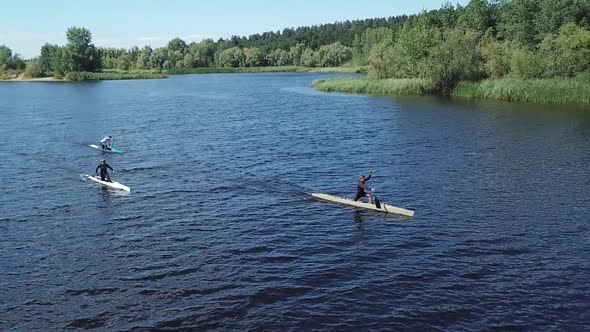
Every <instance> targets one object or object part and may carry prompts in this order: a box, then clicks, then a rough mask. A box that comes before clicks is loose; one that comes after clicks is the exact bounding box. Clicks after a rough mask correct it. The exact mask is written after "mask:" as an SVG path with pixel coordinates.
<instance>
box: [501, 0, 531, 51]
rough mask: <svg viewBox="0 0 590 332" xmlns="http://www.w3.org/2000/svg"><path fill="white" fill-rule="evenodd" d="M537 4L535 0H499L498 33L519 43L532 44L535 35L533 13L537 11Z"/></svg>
mask: <svg viewBox="0 0 590 332" xmlns="http://www.w3.org/2000/svg"><path fill="white" fill-rule="evenodd" d="M538 5H539V4H538V2H537V0H501V2H500V7H499V12H498V16H499V22H498V35H499V36H500V37H501V38H503V39H506V40H512V41H515V42H517V43H519V44H521V45H534V43H535V38H536V36H537V30H536V29H535V14H536V13H537V12H538V11H539V7H538Z"/></svg>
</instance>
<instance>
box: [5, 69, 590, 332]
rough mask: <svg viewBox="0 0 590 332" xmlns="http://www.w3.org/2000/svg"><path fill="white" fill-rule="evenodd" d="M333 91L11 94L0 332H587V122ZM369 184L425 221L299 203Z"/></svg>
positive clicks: (231, 83) (206, 84)
mask: <svg viewBox="0 0 590 332" xmlns="http://www.w3.org/2000/svg"><path fill="white" fill-rule="evenodd" d="M328 76H330V75H325V74H324V75H321V74H240V75H232V74H225V75H200V76H199V75H187V76H174V77H171V78H170V79H167V80H146V81H111V82H97V83H85V84H65V83H64V84H40V83H10V84H8V83H6V84H0V115H1V121H0V157H1V158H2V162H1V163H0V172H1V174H2V186H1V188H2V189H1V195H0V239H1V242H0V330H15V331H21V330H22V331H24V330H61V329H69V328H72V329H96V330H146V329H162V330H166V329H186V330H191V329H192V330H206V329H212V330H239V331H243V330H256V331H262V330H265V331H266V330H268V331H275V330H281V331H283V330H287V331H302V330H334V331H344V330H351V329H356V330H363V331H379V330H383V331H390V330H399V331H473V330H484V331H499V330H517V331H551V330H562V331H563V330H569V331H581V330H585V329H588V325H589V324H590V292H589V289H590V277H589V275H590V259H589V257H590V225H589V222H590V189H589V185H590V171H589V169H590V168H589V163H590V155H589V151H590V109H589V108H588V107H585V108H584V107H572V106H538V105H522V104H489V103H487V104H482V103H457V102H449V101H441V100H436V99H430V98H387V97H369V96H362V95H343V94H326V93H321V92H317V91H315V90H313V89H312V88H310V84H311V82H312V80H314V79H317V78H322V77H328ZM106 134H112V135H113V136H115V138H116V141H115V145H116V147H118V148H120V149H123V150H125V151H126V153H125V154H124V155H102V154H101V153H100V152H99V151H96V150H93V149H90V148H88V147H87V146H86V145H87V144H91V143H94V142H96V141H97V140H98V139H100V138H101V137H103V136H104V135H106ZM105 157H106V158H107V159H108V161H109V163H110V164H111V165H112V166H113V168H114V169H115V170H116V173H115V175H114V176H113V178H114V179H115V180H117V181H120V182H122V183H124V184H126V185H128V186H130V187H131V189H132V191H131V193H130V194H129V195H124V194H121V193H119V192H114V191H110V190H106V189H102V188H101V187H99V186H97V185H95V184H92V183H87V182H84V181H82V179H81V177H80V174H84V173H89V174H92V173H93V172H94V168H95V167H96V166H97V164H98V163H99V161H100V159H101V158H105ZM369 169H373V170H374V171H375V175H376V177H375V179H374V180H372V181H371V183H372V186H374V187H376V190H377V192H378V194H379V196H380V198H381V200H382V201H385V202H388V203H391V204H394V205H397V206H401V207H405V208H410V209H414V210H416V216H415V217H414V218H413V219H409V220H408V219H402V218H399V217H395V216H388V215H383V214H379V213H374V212H369V211H357V210H354V209H351V208H347V207H343V206H338V205H332V204H329V203H324V202H319V201H315V200H312V199H310V198H309V197H308V196H307V195H306V194H305V192H308V191H317V192H328V193H334V194H340V195H352V194H354V190H355V181H356V179H357V177H358V175H359V174H362V173H366V172H367V171H368V170H369Z"/></svg>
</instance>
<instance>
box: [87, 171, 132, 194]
mask: <svg viewBox="0 0 590 332" xmlns="http://www.w3.org/2000/svg"><path fill="white" fill-rule="evenodd" d="M84 177H85V178H87V179H88V180H90V181H94V182H96V183H98V184H101V185H103V186H105V187H109V188H113V189H119V190H124V191H127V192H130V191H131V189H130V188H129V187H127V186H125V185H122V184H120V183H119V182H115V181H112V182H108V181H102V180H101V179H100V176H96V175H94V176H92V175H88V174H84Z"/></svg>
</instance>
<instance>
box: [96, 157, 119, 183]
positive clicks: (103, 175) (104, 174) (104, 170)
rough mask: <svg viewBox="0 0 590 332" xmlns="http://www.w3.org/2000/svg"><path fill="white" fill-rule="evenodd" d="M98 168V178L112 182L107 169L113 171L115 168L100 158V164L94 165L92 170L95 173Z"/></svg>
mask: <svg viewBox="0 0 590 332" xmlns="http://www.w3.org/2000/svg"><path fill="white" fill-rule="evenodd" d="M99 168H100V180H101V181H105V179H106V181H108V182H112V181H111V177H110V176H109V172H108V171H107V169H110V170H111V172H114V171H115V170H114V169H113V168H112V167H111V166H109V164H107V161H106V160H104V159H103V160H101V161H100V165H98V166H96V170H95V171H94V172H95V173H96V174H98V169H99Z"/></svg>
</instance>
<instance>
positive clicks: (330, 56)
mask: <svg viewBox="0 0 590 332" xmlns="http://www.w3.org/2000/svg"><path fill="white" fill-rule="evenodd" d="M319 53H320V65H321V66H322V67H337V66H341V65H343V64H345V63H348V62H349V61H350V60H351V59H352V49H351V48H350V47H346V46H344V45H342V43H340V42H335V43H333V44H330V45H323V46H321V47H320V50H319Z"/></svg>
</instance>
